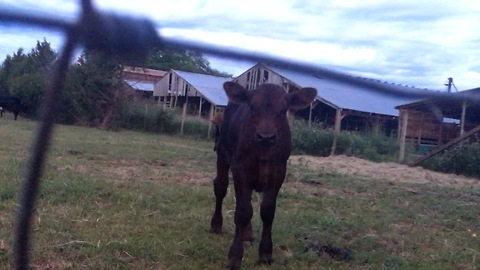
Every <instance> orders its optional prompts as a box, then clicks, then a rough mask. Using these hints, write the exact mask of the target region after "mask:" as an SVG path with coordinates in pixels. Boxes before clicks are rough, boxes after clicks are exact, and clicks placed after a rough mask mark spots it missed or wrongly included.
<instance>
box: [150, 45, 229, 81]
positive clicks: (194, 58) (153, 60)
mask: <svg viewBox="0 0 480 270" xmlns="http://www.w3.org/2000/svg"><path fill="white" fill-rule="evenodd" d="M145 65H146V67H147V68H152V69H158V70H166V71H168V70H170V69H178V70H182V71H189V72H195V73H201V74H208V75H214V76H223V77H232V75H231V74H228V73H225V72H221V71H218V70H216V69H214V68H212V67H210V62H209V61H208V59H207V58H205V57H204V56H203V55H202V54H201V53H198V52H192V51H186V50H180V49H178V50H171V49H158V48H157V49H154V50H152V51H151V52H150V54H149V56H148V58H147V61H146V64H145Z"/></svg>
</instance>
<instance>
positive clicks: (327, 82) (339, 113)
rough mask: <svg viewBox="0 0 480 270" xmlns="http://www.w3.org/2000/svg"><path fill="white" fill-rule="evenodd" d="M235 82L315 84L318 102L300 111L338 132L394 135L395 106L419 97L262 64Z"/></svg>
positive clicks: (249, 84) (292, 86) (396, 87)
mask: <svg viewBox="0 0 480 270" xmlns="http://www.w3.org/2000/svg"><path fill="white" fill-rule="evenodd" d="M345 76H348V75H345ZM357 79H358V80H368V81H369V83H370V84H382V86H384V88H385V87H386V88H387V89H392V91H393V90H401V91H405V92H407V93H410V92H411V93H421V94H422V93H425V91H428V90H426V89H419V88H415V87H408V86H403V85H397V84H391V83H387V82H382V81H379V80H373V79H366V78H360V77H358V78H357ZM236 81H238V83H240V84H242V85H244V86H246V87H247V89H253V88H255V87H256V86H257V85H259V84H261V83H274V84H279V85H283V88H284V89H285V91H287V92H290V91H294V90H296V89H299V88H301V87H307V86H310V87H315V88H317V90H318V96H317V99H316V101H315V102H314V103H313V104H312V106H311V108H310V109H306V110H304V111H300V112H298V114H299V115H300V116H302V115H303V117H304V118H306V119H311V120H312V121H316V122H320V123H323V125H324V126H326V127H335V128H336V130H338V131H340V130H348V131H373V132H376V133H378V132H382V133H384V134H386V135H395V134H396V132H397V129H398V111H397V109H395V107H396V106H398V105H401V104H405V103H408V102H412V101H415V100H416V99H418V98H415V97H408V96H398V95H397V96H395V95H389V94H388V93H387V94H385V93H380V92H378V91H372V89H370V88H368V87H366V86H362V85H354V84H350V83H348V82H341V81H339V80H336V79H331V78H327V77H324V76H320V75H316V74H306V73H300V72H297V71H294V70H289V69H285V68H279V67H275V66H270V65H266V64H262V63H258V64H256V65H255V66H253V67H252V68H250V69H248V70H247V71H245V72H244V73H243V74H241V75H240V76H239V77H237V78H236Z"/></svg>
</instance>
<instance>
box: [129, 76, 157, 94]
mask: <svg viewBox="0 0 480 270" xmlns="http://www.w3.org/2000/svg"><path fill="white" fill-rule="evenodd" d="M124 81H125V82H126V83H127V84H128V85H129V86H130V87H132V88H133V89H135V90H138V91H147V92H153V90H154V88H155V83H154V82H148V81H138V80H128V79H127V80H124Z"/></svg>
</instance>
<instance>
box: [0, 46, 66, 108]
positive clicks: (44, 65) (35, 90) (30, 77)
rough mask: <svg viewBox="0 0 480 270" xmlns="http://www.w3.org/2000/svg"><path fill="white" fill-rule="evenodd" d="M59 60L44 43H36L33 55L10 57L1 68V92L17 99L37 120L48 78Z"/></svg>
mask: <svg viewBox="0 0 480 270" xmlns="http://www.w3.org/2000/svg"><path fill="white" fill-rule="evenodd" d="M56 58H57V53H56V52H55V51H54V50H53V49H52V48H51V46H50V43H49V42H47V41H46V39H44V40H43V41H42V42H40V41H37V45H36V46H35V48H33V49H32V50H31V52H30V53H28V54H24V52H23V49H21V48H20V49H18V51H17V52H16V53H14V54H13V56H10V55H7V57H6V59H5V61H4V62H3V64H2V66H1V68H0V81H1V83H0V92H5V93H10V94H12V95H14V96H17V97H18V98H19V99H20V100H21V101H22V104H23V105H24V107H25V110H26V111H25V113H26V114H27V116H30V117H35V114H36V112H37V107H38V103H39V100H40V98H41V95H42V93H43V90H44V88H45V84H46V80H47V76H48V75H49V73H50V71H51V69H52V67H53V64H54V62H55V60H56Z"/></svg>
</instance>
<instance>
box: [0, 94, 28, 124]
mask: <svg viewBox="0 0 480 270" xmlns="http://www.w3.org/2000/svg"><path fill="white" fill-rule="evenodd" d="M0 107H1V108H2V110H1V111H2V112H1V116H2V117H3V113H4V112H5V111H9V112H12V113H13V117H14V119H15V120H17V117H18V114H19V113H20V112H21V111H23V105H22V102H21V101H20V99H19V98H17V97H15V96H12V95H9V94H0Z"/></svg>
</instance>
